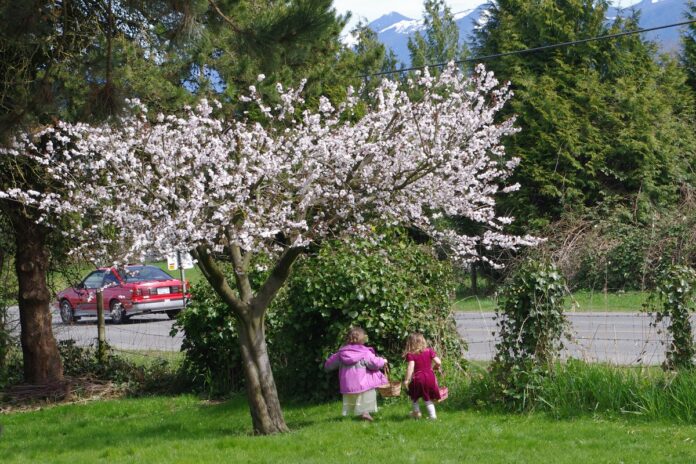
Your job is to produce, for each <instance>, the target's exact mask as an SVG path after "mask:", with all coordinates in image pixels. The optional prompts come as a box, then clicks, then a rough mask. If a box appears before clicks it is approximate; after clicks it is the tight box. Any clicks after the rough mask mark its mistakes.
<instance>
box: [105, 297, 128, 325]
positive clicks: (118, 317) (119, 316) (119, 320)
mask: <svg viewBox="0 0 696 464" xmlns="http://www.w3.org/2000/svg"><path fill="white" fill-rule="evenodd" d="M109 309H110V313H109V314H110V316H111V322H113V323H114V324H123V323H124V322H126V321H127V320H128V316H126V311H125V310H124V309H123V305H122V304H121V302H120V301H112V302H111V304H110V305H109Z"/></svg>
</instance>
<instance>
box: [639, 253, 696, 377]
mask: <svg viewBox="0 0 696 464" xmlns="http://www.w3.org/2000/svg"><path fill="white" fill-rule="evenodd" d="M647 308H648V309H649V310H651V311H652V314H653V316H654V318H655V322H654V324H658V323H660V322H662V321H663V320H666V321H667V331H668V332H669V334H670V335H671V337H672V340H671V341H670V342H669V347H668V348H667V353H666V360H665V367H666V368H669V369H686V368H693V367H694V355H696V347H695V346H694V335H693V330H692V328H691V321H690V320H689V316H690V314H691V313H692V312H693V311H694V310H695V309H696V271H694V270H693V269H692V268H690V267H688V266H680V265H677V266H670V267H669V268H668V269H667V270H666V272H665V273H664V275H663V277H662V278H661V279H660V281H659V282H658V284H657V286H656V288H655V291H654V292H653V293H652V294H651V296H650V299H649V300H648V303H647Z"/></svg>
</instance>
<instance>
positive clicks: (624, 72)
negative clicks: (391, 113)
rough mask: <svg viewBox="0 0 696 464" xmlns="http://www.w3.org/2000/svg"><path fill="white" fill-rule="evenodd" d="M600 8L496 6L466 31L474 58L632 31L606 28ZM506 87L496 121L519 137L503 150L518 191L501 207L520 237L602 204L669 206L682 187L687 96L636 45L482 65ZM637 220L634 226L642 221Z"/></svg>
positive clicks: (690, 131)
mask: <svg viewBox="0 0 696 464" xmlns="http://www.w3.org/2000/svg"><path fill="white" fill-rule="evenodd" d="M607 7H608V5H607V2H604V1H600V2H596V1H594V0H570V1H564V2H556V1H551V0H539V1H533V2H530V1H526V0H501V1H498V2H495V3H494V4H492V8H491V10H490V12H491V17H490V19H489V20H488V21H487V23H486V24H485V26H484V27H482V28H481V29H480V30H478V31H477V37H476V52H477V53H476V54H477V55H489V54H495V53H505V52H510V51H513V50H519V49H524V48H530V47H538V46H543V45H547V44H552V43H559V42H566V41H573V40H579V39H584V38H587V37H593V36H600V35H605V34H609V33H615V32H621V31H623V30H628V29H634V28H636V27H637V18H628V19H617V20H616V22H615V23H613V24H611V25H609V26H607V24H606V20H605V16H606V9H607ZM487 66H488V67H489V69H491V70H492V71H494V72H495V74H496V77H497V78H498V79H501V80H504V81H507V80H509V81H511V83H512V86H513V89H514V91H515V98H514V99H513V100H512V101H511V102H510V105H509V106H508V107H507V109H506V110H505V111H504V112H503V113H501V116H503V117H505V116H508V115H509V114H516V115H517V118H518V119H517V125H518V126H519V127H520V128H521V129H522V130H521V132H519V133H518V134H515V135H514V136H512V137H511V138H510V139H509V141H508V142H507V143H506V148H507V149H508V151H509V152H510V153H513V154H515V156H519V157H520V158H521V163H520V166H519V168H518V169H517V170H516V171H515V174H514V180H516V181H518V182H519V183H520V184H521V189H520V190H519V191H518V192H516V193H514V194H513V195H511V196H509V197H506V198H504V199H503V202H502V203H501V207H502V208H503V209H504V210H506V211H511V213H512V214H513V215H514V216H515V217H516V218H518V221H517V222H516V224H518V225H519V226H522V227H531V228H532V229H534V228H539V227H543V226H544V225H546V224H548V223H549V222H551V221H554V220H556V219H558V218H559V217H560V216H561V215H562V213H563V212H567V211H580V212H582V211H584V210H585V209H586V208H593V207H595V206H597V205H599V204H601V203H602V202H604V201H606V200H607V199H614V198H615V199H618V201H620V202H623V203H624V204H628V203H629V202H630V203H635V204H636V205H637V207H636V211H637V213H638V214H639V215H643V213H645V212H649V211H650V208H651V205H659V206H664V205H670V204H674V203H675V202H676V201H677V200H678V189H679V186H680V185H684V184H686V183H688V182H690V181H691V180H693V172H694V170H693V165H694V160H695V159H696V149H695V148H694V147H696V138H695V131H694V126H693V112H694V103H693V101H694V95H693V92H692V91H691V90H690V89H689V88H688V86H687V85H686V81H685V79H686V76H685V74H684V72H683V69H681V68H680V67H678V66H676V65H675V63H674V62H673V61H672V60H670V59H667V58H665V59H663V60H662V61H661V62H657V61H656V59H655V46H654V44H651V43H648V42H645V41H643V39H641V37H640V36H638V35H632V36H624V37H621V38H619V39H614V40H611V41H609V40H606V41H594V42H587V43H582V44H578V45H575V46H573V47H562V48H557V49H550V50H546V51H541V52H537V53H529V54H523V55H511V56H505V57H501V58H500V59H496V60H492V61H490V62H489V63H487ZM644 217H645V216H644V215H643V217H641V218H640V220H643V219H644Z"/></svg>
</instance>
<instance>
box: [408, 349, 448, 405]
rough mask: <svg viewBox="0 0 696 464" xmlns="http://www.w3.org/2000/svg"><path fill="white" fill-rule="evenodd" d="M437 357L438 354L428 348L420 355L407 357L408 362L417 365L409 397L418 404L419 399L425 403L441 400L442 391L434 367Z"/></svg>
mask: <svg viewBox="0 0 696 464" xmlns="http://www.w3.org/2000/svg"><path fill="white" fill-rule="evenodd" d="M435 356H437V354H435V350H433V349H432V348H426V349H424V350H423V351H421V352H420V353H409V354H407V355H406V361H407V362H409V361H413V362H414V363H415V366H414V369H413V377H411V383H410V384H409V385H408V396H410V397H411V401H413V402H416V401H418V398H423V400H424V401H436V400H439V399H440V389H439V387H438V385H437V379H436V378H435V373H434V372H433V365H432V362H433V358H434V357H435Z"/></svg>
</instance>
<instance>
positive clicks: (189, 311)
mask: <svg viewBox="0 0 696 464" xmlns="http://www.w3.org/2000/svg"><path fill="white" fill-rule="evenodd" d="M191 296H192V299H191V302H190V303H189V305H188V307H187V308H186V311H182V312H181V313H179V316H178V317H177V320H176V322H175V323H174V328H173V329H172V332H173V333H175V332H177V331H181V332H183V333H184V339H183V341H182V343H181V351H183V352H184V355H185V357H184V361H183V364H182V366H181V370H182V373H183V375H184V376H185V377H186V379H187V380H188V381H189V382H190V383H191V384H192V386H193V387H194V389H197V390H202V391H205V392H207V393H208V394H209V395H212V396H220V395H226V394H229V393H231V392H233V391H237V390H239V389H240V388H241V386H242V382H243V371H242V359H241V353H240V351H239V337H238V336H237V329H236V320H235V316H234V314H233V313H232V311H231V310H230V309H229V308H228V307H227V305H225V303H224V302H223V301H222V300H221V299H220V297H219V296H218V295H217V294H216V293H215V291H214V290H213V289H212V287H211V286H210V284H209V283H208V282H207V281H201V282H199V283H197V284H195V285H193V286H192V287H191Z"/></svg>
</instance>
